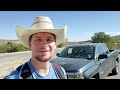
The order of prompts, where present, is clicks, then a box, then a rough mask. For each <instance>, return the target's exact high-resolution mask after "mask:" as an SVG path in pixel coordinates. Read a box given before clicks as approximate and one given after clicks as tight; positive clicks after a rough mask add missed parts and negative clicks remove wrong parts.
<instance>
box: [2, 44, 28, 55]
mask: <svg viewBox="0 0 120 90" xmlns="http://www.w3.org/2000/svg"><path fill="white" fill-rule="evenodd" d="M28 50H29V49H28V48H27V47H25V46H23V45H21V44H17V43H12V42H8V43H7V44H5V45H1V46H0V53H10V52H19V51H28Z"/></svg>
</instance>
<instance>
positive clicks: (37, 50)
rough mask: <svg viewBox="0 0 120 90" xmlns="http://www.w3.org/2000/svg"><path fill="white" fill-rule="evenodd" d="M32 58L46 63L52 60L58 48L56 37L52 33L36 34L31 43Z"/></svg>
mask: <svg viewBox="0 0 120 90" xmlns="http://www.w3.org/2000/svg"><path fill="white" fill-rule="evenodd" d="M29 47H30V49H31V51H32V58H35V59H36V60H38V61H41V62H46V61H49V60H50V59H51V57H52V56H53V54H54V50H55V48H56V43H55V37H54V36H53V35H52V34H51V33H46V32H43V33H36V34H34V35H33V36H32V38H31V40H30V41H29Z"/></svg>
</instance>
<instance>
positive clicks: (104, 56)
mask: <svg viewBox="0 0 120 90" xmlns="http://www.w3.org/2000/svg"><path fill="white" fill-rule="evenodd" d="M104 58H108V55H107V54H101V55H99V57H98V60H99V59H104Z"/></svg>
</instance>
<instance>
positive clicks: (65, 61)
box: [53, 57, 92, 71]
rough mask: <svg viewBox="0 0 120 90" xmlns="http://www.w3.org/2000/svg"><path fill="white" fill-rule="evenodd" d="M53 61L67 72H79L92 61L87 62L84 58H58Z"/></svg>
mask: <svg viewBox="0 0 120 90" xmlns="http://www.w3.org/2000/svg"><path fill="white" fill-rule="evenodd" d="M53 61H54V62H56V63H58V64H59V65H61V66H62V67H63V68H64V69H65V70H66V71H74V70H79V69H80V68H82V67H83V66H85V65H86V64H88V63H90V62H91V61H92V60H87V59H83V58H61V57H57V58H55V59H54V60H53Z"/></svg>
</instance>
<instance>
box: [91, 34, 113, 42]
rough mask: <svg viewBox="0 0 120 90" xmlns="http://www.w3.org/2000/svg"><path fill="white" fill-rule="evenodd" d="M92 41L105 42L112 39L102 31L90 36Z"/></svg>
mask: <svg viewBox="0 0 120 90" xmlns="http://www.w3.org/2000/svg"><path fill="white" fill-rule="evenodd" d="M91 39H92V43H107V42H110V41H112V38H111V37H110V35H106V34H105V33H104V32H98V33H95V34H94V36H92V37H91Z"/></svg>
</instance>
